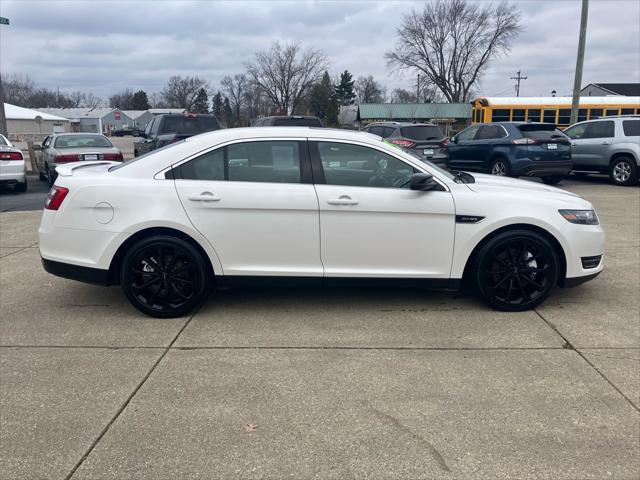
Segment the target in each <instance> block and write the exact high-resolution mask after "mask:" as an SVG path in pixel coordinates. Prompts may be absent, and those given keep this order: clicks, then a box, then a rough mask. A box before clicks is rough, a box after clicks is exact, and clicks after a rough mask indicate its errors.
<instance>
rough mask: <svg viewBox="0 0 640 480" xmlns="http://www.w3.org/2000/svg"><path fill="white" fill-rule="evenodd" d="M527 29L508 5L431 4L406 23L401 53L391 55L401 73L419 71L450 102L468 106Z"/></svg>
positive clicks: (462, 0) (440, 0) (463, 0)
mask: <svg viewBox="0 0 640 480" xmlns="http://www.w3.org/2000/svg"><path fill="white" fill-rule="evenodd" d="M521 30H522V28H521V26H520V12H519V11H518V9H517V8H516V7H515V6H511V5H509V4H508V3H506V2H502V3H499V4H497V5H494V4H488V5H480V4H478V3H471V2H468V1H467V0H431V1H430V2H429V3H427V4H426V5H425V7H424V9H423V10H422V11H421V12H417V11H415V10H414V11H412V12H411V13H410V14H408V15H404V16H403V18H402V24H401V26H400V27H399V28H398V30H397V34H398V41H397V43H396V47H395V50H394V51H392V52H388V53H387V54H386V55H385V56H386V58H387V62H388V64H389V66H391V67H392V68H394V69H397V70H406V69H409V70H418V71H419V72H421V73H422V74H424V75H425V77H426V78H427V79H428V81H429V82H431V83H433V84H434V85H436V86H437V87H438V89H440V91H441V92H442V94H443V95H444V96H445V98H446V99H447V100H448V101H449V102H466V101H468V100H469V92H470V89H471V88H472V87H473V85H474V84H475V83H476V82H477V81H478V80H479V79H480V77H481V76H482V74H483V72H484V71H485V69H486V67H487V64H488V62H489V61H490V60H491V59H492V58H495V57H497V56H499V55H501V54H504V53H506V52H508V51H509V45H510V43H511V41H512V40H513V39H514V38H515V37H516V36H517V35H518V33H520V31H521Z"/></svg>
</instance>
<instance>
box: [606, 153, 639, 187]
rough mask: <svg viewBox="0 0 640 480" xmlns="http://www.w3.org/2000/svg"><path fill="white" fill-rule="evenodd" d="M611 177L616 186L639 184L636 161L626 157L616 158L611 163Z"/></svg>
mask: <svg viewBox="0 0 640 480" xmlns="http://www.w3.org/2000/svg"><path fill="white" fill-rule="evenodd" d="M609 177H610V178H611V181H612V182H613V183H614V184H615V185H622V186H625V187H626V186H629V185H635V184H636V183H637V182H638V166H637V165H636V162H635V160H634V159H633V158H631V157H627V156H626V155H625V156H623V157H618V158H616V159H615V160H614V161H613V162H611V168H610V171H609Z"/></svg>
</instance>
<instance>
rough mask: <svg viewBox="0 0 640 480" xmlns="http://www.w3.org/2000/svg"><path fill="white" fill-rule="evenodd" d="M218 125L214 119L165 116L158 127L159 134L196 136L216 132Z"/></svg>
mask: <svg viewBox="0 0 640 480" xmlns="http://www.w3.org/2000/svg"><path fill="white" fill-rule="evenodd" d="M219 128H220V125H219V124H218V121H217V120H216V119H215V117H188V116H182V115H171V116H167V117H165V119H164V122H163V123H162V127H160V134H166V133H177V134H188V135H197V134H199V133H204V132H210V131H212V130H218V129H219Z"/></svg>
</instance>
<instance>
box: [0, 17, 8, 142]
mask: <svg viewBox="0 0 640 480" xmlns="http://www.w3.org/2000/svg"><path fill="white" fill-rule="evenodd" d="M0 25H9V19H8V18H4V17H0ZM0 133H1V134H2V135H4V136H5V137H7V138H9V134H8V131H7V116H6V115H5V113H4V89H3V88H2V75H1V74H0Z"/></svg>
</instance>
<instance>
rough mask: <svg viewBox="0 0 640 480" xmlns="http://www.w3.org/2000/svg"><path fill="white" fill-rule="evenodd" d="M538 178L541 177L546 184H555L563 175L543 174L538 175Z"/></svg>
mask: <svg viewBox="0 0 640 480" xmlns="http://www.w3.org/2000/svg"><path fill="white" fill-rule="evenodd" d="M540 178H542V181H543V182H544V183H546V184H547V185H557V184H558V183H560V182H561V181H562V179H563V178H564V176H563V175H545V176H544V177H540Z"/></svg>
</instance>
